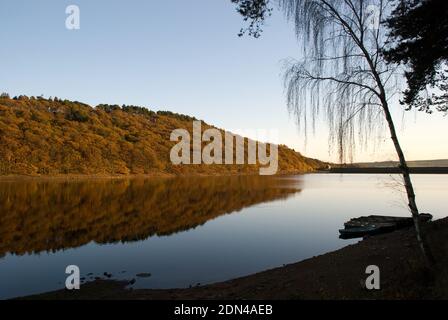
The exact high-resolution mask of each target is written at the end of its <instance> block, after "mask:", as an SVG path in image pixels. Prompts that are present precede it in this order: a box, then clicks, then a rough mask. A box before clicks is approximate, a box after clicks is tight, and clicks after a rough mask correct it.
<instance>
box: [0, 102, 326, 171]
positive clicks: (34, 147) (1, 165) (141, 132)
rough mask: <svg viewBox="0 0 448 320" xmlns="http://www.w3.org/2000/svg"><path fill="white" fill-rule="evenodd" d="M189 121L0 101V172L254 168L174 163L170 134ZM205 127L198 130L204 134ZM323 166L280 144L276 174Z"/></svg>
mask: <svg viewBox="0 0 448 320" xmlns="http://www.w3.org/2000/svg"><path fill="white" fill-rule="evenodd" d="M193 120H195V119H194V118H192V117H189V116H185V115H179V114H174V113H171V112H167V111H158V112H154V111H150V110H149V109H147V108H142V107H137V106H118V105H98V106H96V107H95V108H92V107H91V106H89V105H86V104H83V103H80V102H76V101H75V102H73V101H68V100H60V99H57V98H54V99H44V98H41V97H39V98H35V97H31V98H29V97H26V96H20V97H14V98H10V97H9V96H8V95H6V94H3V95H2V96H1V98H0V175H65V174H88V175H130V174H175V175H182V174H216V175H218V174H239V173H241V174H245V173H256V172H258V165H180V166H179V165H173V164H172V163H171V161H170V150H171V148H172V147H173V146H174V145H175V144H176V142H172V141H170V134H171V132H172V130H174V129H178V128H183V129H187V130H188V131H189V132H190V133H191V132H192V121H193ZM207 128H210V126H209V125H207V124H204V123H203V125H202V129H203V130H205V129H207ZM323 165H324V164H323V163H322V162H320V161H318V160H314V159H309V158H306V157H303V156H302V155H301V154H299V153H297V152H295V151H293V150H291V149H289V148H287V147H286V146H279V173H293V172H307V171H313V170H315V169H316V168H318V167H321V166H323Z"/></svg>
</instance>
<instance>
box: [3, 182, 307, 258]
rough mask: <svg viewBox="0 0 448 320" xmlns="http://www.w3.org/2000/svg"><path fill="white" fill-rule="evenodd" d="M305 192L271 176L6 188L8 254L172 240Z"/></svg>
mask: <svg viewBox="0 0 448 320" xmlns="http://www.w3.org/2000/svg"><path fill="white" fill-rule="evenodd" d="M298 191H299V190H298V188H297V185H296V182H294V181H293V180H286V179H276V178H271V177H216V178H201V177H195V178H177V179H132V180H121V179H120V180H93V181H76V182H73V181H72V182H68V181H57V182H55V181H27V182H23V181H22V182H2V183H0V210H1V211H0V256H1V255H4V254H6V253H8V252H9V253H14V254H25V253H32V252H41V251H56V250H60V249H64V248H72V247H78V246H81V245H84V244H87V243H89V242H91V241H95V242H97V243H113V242H119V241H121V242H126V241H136V240H141V239H146V238H148V237H149V236H152V235H170V234H172V233H175V232H179V231H183V230H188V229H191V228H195V227H197V226H199V225H201V224H204V223H205V222H207V221H208V220H210V219H213V218H216V217H218V216H220V215H223V214H226V213H230V212H234V211H238V210H240V209H242V208H245V207H248V206H251V205H254V204H257V203H261V202H266V201H272V200H276V199H282V198H286V197H288V196H290V195H292V194H294V193H296V192H298Z"/></svg>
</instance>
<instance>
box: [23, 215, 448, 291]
mask: <svg viewBox="0 0 448 320" xmlns="http://www.w3.org/2000/svg"><path fill="white" fill-rule="evenodd" d="M424 229H425V231H426V232H427V233H428V238H429V239H428V241H429V244H430V245H431V247H432V248H433V250H434V254H435V257H436V259H437V265H436V269H435V270H434V272H433V273H432V274H430V273H428V272H427V271H425V269H424V268H423V261H422V257H421V252H420V251H419V250H418V245H417V242H416V240H415V234H414V230H413V229H412V228H409V229H404V230H400V231H396V232H393V233H389V234H384V235H380V236H375V237H370V238H367V239H364V240H363V241H360V242H359V243H358V244H355V245H350V246H347V247H345V248H343V249H340V250H338V251H334V252H331V253H327V254H324V255H322V256H318V257H314V258H311V259H308V260H304V261H302V262H298V263H295V264H290V265H285V266H284V267H281V268H277V269H273V270H268V271H264V272H261V273H258V274H254V275H250V276H247V277H243V278H239V279H235V280H230V281H226V282H222V283H216V284H211V285H205V286H199V287H194V288H189V289H170V290H144V289H138V290H129V289H126V286H127V282H118V281H107V280H98V281H95V282H92V283H88V284H85V285H83V286H82V287H81V290H79V291H67V290H60V291H55V292H50V293H44V294H40V295H35V296H30V297H25V299H148V300H154V299H157V300H161V299H182V300H190V299H211V300H213V299H230V300H234V299H235V300H236V299H255V300H258V299H447V298H448V254H447V253H448V242H447V241H446V239H448V218H444V219H441V220H438V221H435V222H431V223H428V224H426V225H425V226H424ZM369 265H377V266H379V267H380V270H381V289H380V290H373V291H371V290H367V289H365V287H364V285H363V284H364V283H365V279H366V277H367V276H368V275H366V273H365V270H366V267H367V266H369Z"/></svg>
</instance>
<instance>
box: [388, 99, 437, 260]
mask: <svg viewBox="0 0 448 320" xmlns="http://www.w3.org/2000/svg"><path fill="white" fill-rule="evenodd" d="M382 100H383V99H382ZM382 105H383V110H384V114H385V116H386V121H387V124H388V125H389V130H390V134H391V139H392V141H393V143H394V146H395V150H396V152H397V155H398V159H399V161H400V169H401V172H402V175H403V180H404V185H405V188H406V194H407V197H408V202H409V204H408V205H409V209H410V210H411V213H412V218H413V220H414V226H415V232H416V235H417V242H418V244H419V246H420V249H421V251H422V253H423V256H424V258H425V262H426V264H427V267H429V268H432V266H433V264H434V262H435V260H434V256H433V255H432V252H431V250H430V248H429V246H428V243H427V241H426V237H425V234H424V233H423V232H422V230H421V226H420V219H419V212H418V208H417V203H416V201H415V193H414V187H413V185H412V180H411V176H410V172H409V167H408V164H407V162H406V158H405V156H404V153H403V150H402V149H401V146H400V142H399V141H398V137H397V133H396V130H395V125H394V122H393V120H392V116H391V114H390V110H389V105H388V103H387V101H386V100H385V99H384V100H383V101H382Z"/></svg>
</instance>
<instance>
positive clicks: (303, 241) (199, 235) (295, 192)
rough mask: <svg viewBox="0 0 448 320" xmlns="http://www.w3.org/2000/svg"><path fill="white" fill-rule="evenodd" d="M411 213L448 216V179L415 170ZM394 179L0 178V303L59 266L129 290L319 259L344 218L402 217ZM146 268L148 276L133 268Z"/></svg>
mask: <svg viewBox="0 0 448 320" xmlns="http://www.w3.org/2000/svg"><path fill="white" fill-rule="evenodd" d="M413 179H414V182H415V185H416V189H417V196H418V197H417V201H418V204H419V206H420V208H421V211H424V212H430V213H432V214H433V215H434V217H435V218H442V217H445V216H446V215H448V203H447V201H446V194H447V192H448V175H414V177H413ZM399 181H400V180H399V176H390V175H336V174H312V175H303V176H290V177H280V178H274V177H216V178H210V177H204V178H188V179H186V178H179V179H178V178H176V179H134V180H85V181H74V182H67V181H26V182H24V181H11V182H6V181H2V182H0V298H11V297H17V296H23V295H29V294H35V293H41V292H46V291H51V290H56V289H60V288H63V287H64V284H65V278H66V276H67V275H66V274H65V268H66V266H67V265H73V264H74V265H77V266H79V268H80V270H81V276H82V277H86V279H92V278H94V277H95V276H102V277H104V276H103V273H104V272H107V273H111V274H112V275H113V276H112V279H133V278H135V279H136V280H137V281H136V283H135V284H134V285H133V287H134V288H173V287H188V286H190V285H196V284H197V283H201V284H205V283H213V282H217V281H223V280H228V279H231V278H235V277H240V276H244V275H248V274H251V273H255V272H259V271H262V270H266V269H270V268H274V267H278V266H282V265H283V264H287V263H292V262H296V261H299V260H303V259H306V258H310V257H312V256H316V255H319V254H323V253H326V252H329V251H332V250H335V249H338V248H341V247H343V246H346V245H348V244H350V243H355V242H357V241H358V240H340V239H339V238H338V229H340V228H341V227H342V225H343V223H344V222H345V221H346V220H348V219H349V218H351V217H356V216H360V215H370V214H388V215H397V216H408V215H409V213H408V212H407V210H406V202H405V195H404V194H403V193H401V191H399V190H398V189H399V187H398V183H399ZM140 273H150V274H151V276H150V277H149V278H141V277H137V276H136V274H140Z"/></svg>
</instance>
